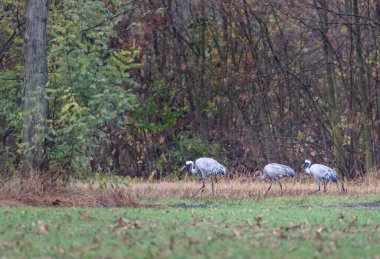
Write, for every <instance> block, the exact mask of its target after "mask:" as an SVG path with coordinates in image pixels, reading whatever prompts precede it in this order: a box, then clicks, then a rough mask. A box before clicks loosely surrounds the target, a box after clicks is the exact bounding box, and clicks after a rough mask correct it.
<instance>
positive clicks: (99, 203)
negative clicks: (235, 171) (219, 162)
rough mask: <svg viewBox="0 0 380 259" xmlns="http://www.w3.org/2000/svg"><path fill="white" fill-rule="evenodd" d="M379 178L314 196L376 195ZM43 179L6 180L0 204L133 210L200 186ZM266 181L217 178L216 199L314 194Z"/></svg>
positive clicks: (303, 180)
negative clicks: (113, 184)
mask: <svg viewBox="0 0 380 259" xmlns="http://www.w3.org/2000/svg"><path fill="white" fill-rule="evenodd" d="M377 175H380V174H379V172H373V173H371V174H368V175H367V176H365V177H361V178H358V179H356V180H353V181H345V182H344V187H345V189H346V191H345V192H342V188H341V182H340V183H339V185H338V187H337V186H336V185H335V184H334V183H329V184H328V187H327V188H328V189H327V192H326V193H324V192H323V191H322V190H323V186H322V185H321V189H322V190H321V191H320V192H318V193H317V195H366V194H380V178H379V177H377ZM41 182H43V179H41V178H38V177H33V178H32V179H29V180H27V181H25V182H24V183H21V182H20V181H19V180H13V181H9V182H8V183H7V184H6V185H4V186H3V187H2V188H0V205H11V206H41V207H49V206H58V207H136V206H141V204H140V203H139V202H138V200H158V199H168V198H180V199H181V198H193V196H192V195H193V193H194V192H196V191H197V190H198V189H199V188H200V187H201V182H200V181H197V180H185V181H159V182H157V181H155V182H152V181H143V180H140V181H134V182H133V183H131V184H130V186H125V187H119V188H99V187H96V186H94V185H91V186H89V185H87V184H76V185H75V186H69V187H52V186H53V185H49V184H46V183H45V184H44V185H43V184H41ZM269 183H270V182H269V181H261V180H260V179H259V178H258V177H257V176H255V177H239V178H234V179H224V178H220V179H219V181H218V182H217V184H216V197H215V198H223V199H247V198H254V199H261V198H266V197H279V196H308V195H311V194H315V190H316V188H317V185H316V183H315V181H314V180H313V178H311V177H308V176H307V175H298V176H297V177H295V178H287V179H283V180H282V185H283V192H282V193H281V191H280V187H279V186H278V184H277V183H273V185H272V189H271V190H270V191H269V192H266V191H267V188H268V186H269ZM209 197H210V198H211V197H212V194H211V181H210V179H207V180H206V191H205V192H204V193H201V194H198V195H197V196H196V197H194V198H195V199H199V198H209Z"/></svg>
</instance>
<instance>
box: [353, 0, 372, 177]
mask: <svg viewBox="0 0 380 259" xmlns="http://www.w3.org/2000/svg"><path fill="white" fill-rule="evenodd" d="M353 11H354V16H355V27H354V28H355V49H356V59H357V62H358V67H359V74H358V75H359V85H360V98H361V102H362V107H363V111H364V119H365V122H364V126H363V127H364V136H363V142H364V153H365V154H364V155H365V168H366V171H367V172H368V171H369V170H370V169H371V168H372V165H373V157H372V139H371V126H370V123H371V106H370V100H369V97H368V92H369V91H368V89H367V84H366V82H365V71H364V60H363V53H362V41H361V33H360V17H359V7H358V0H353Z"/></svg>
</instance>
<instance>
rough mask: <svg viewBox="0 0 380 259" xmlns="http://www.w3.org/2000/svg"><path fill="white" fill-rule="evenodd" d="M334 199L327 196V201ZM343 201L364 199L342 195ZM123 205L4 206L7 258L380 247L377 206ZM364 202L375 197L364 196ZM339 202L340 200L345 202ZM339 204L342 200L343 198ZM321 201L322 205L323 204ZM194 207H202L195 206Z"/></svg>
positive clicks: (0, 225)
mask: <svg viewBox="0 0 380 259" xmlns="http://www.w3.org/2000/svg"><path fill="white" fill-rule="evenodd" d="M328 198H329V197H316V200H317V201H318V199H322V200H323V204H324V202H325V201H326V200H328ZM337 199H338V200H339V199H340V203H342V204H347V203H352V202H358V201H357V200H355V199H354V198H350V199H348V200H347V197H343V196H340V197H337ZM285 200H286V201H287V204H286V205H284V204H282V201H284V199H283V198H280V199H277V201H273V200H271V201H269V202H267V201H266V200H259V201H258V200H246V201H244V203H241V201H238V200H229V201H228V202H223V201H222V204H223V206H220V205H221V204H220V203H219V202H215V200H214V203H213V205H210V206H209V207H207V206H206V208H199V206H198V207H197V205H199V203H203V201H199V200H197V201H189V200H188V201H186V205H188V206H189V207H190V208H189V209H184V208H181V207H179V205H180V204H179V203H181V204H183V202H184V201H183V200H182V201H177V203H175V204H173V203H171V204H170V205H175V206H177V207H171V206H164V209H157V208H156V207H153V208H152V207H143V208H128V209H124V208H121V209H120V208H119V209H102V208H96V209H88V208H87V209H86V208H79V209H78V208H54V209H51V208H33V207H24V208H23V207H13V208H6V207H3V208H0V214H1V215H4V216H6V218H7V220H2V221H1V222H0V230H1V231H2V235H1V236H0V246H1V248H2V249H1V251H0V256H2V257H6V258H26V257H28V258H29V257H33V258H34V257H39V258H40V257H53V258H56V257H70V258H71V257H73V258H77V257H84V258H90V257H91V258H94V257H115V258H123V257H126V256H129V257H131V258H151V257H158V258H161V257H165V258H167V257H170V258H194V257H197V258H207V257H213V258H225V257H228V258H234V257H237V258H252V257H258V258H283V257H291V258H309V257H315V258H326V257H328V258H351V257H353V258H362V257H368V258H372V257H376V255H378V253H379V249H380V246H379V237H380V236H379V228H378V222H379V220H380V214H379V213H378V211H377V210H370V209H352V208H340V207H326V208H321V207H320V206H315V205H312V204H310V207H301V206H299V205H298V204H297V202H298V201H299V198H297V197H294V198H287V199H285ZM360 201H363V202H366V201H367V202H368V201H373V198H372V197H362V198H361V199H360ZM337 203H338V204H339V202H338V201H337ZM337 203H335V202H334V204H337ZM318 204H319V203H318ZM192 206H194V208H191V207H192Z"/></svg>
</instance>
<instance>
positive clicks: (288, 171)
mask: <svg viewBox="0 0 380 259" xmlns="http://www.w3.org/2000/svg"><path fill="white" fill-rule="evenodd" d="M295 175H296V173H295V172H294V170H293V169H292V168H291V167H289V166H287V165H282V164H277V163H270V164H267V165H266V166H265V167H264V169H263V174H262V175H261V180H264V179H265V178H269V179H270V180H271V182H270V185H269V188H268V190H267V192H268V191H269V190H270V189H271V188H272V183H273V182H272V180H275V181H276V182H278V184H279V185H280V189H281V192H282V185H281V182H280V179H279V178H282V177H294V176H295Z"/></svg>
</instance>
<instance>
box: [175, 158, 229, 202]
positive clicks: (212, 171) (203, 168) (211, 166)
mask: <svg viewBox="0 0 380 259" xmlns="http://www.w3.org/2000/svg"><path fill="white" fill-rule="evenodd" d="M185 168H187V169H188V170H189V172H191V173H192V174H196V173H198V172H199V173H200V174H201V179H202V187H201V188H200V189H199V190H198V191H197V192H195V193H194V194H193V196H195V195H197V194H198V193H199V192H204V191H205V189H206V185H205V181H206V177H207V176H209V175H211V187H212V195H213V196H215V188H214V178H215V176H216V175H223V176H225V177H226V176H227V172H226V168H225V167H224V166H223V165H222V164H220V163H219V162H218V161H216V160H215V159H212V158H208V157H201V158H198V159H197V160H196V161H195V164H194V163H193V161H186V164H185V166H184V167H182V169H181V170H183V169H185Z"/></svg>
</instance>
